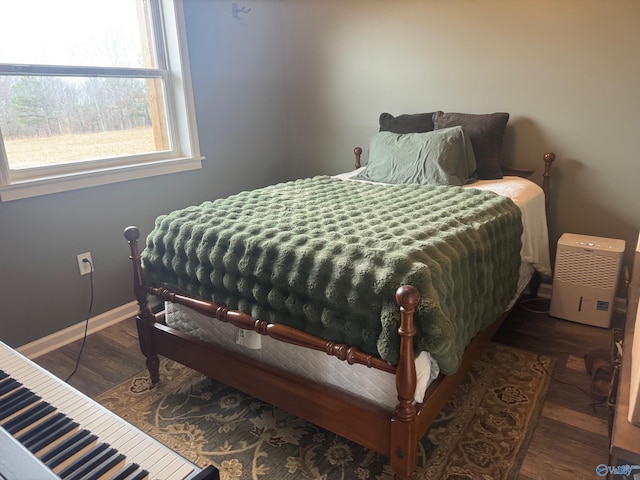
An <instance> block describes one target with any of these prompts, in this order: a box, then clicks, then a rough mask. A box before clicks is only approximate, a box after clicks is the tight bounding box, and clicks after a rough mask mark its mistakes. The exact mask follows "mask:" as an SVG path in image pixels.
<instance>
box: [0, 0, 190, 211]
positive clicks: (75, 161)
mask: <svg viewBox="0 0 640 480" xmlns="http://www.w3.org/2000/svg"><path fill="white" fill-rule="evenodd" d="M182 15H183V12H182V2H181V0H109V1H108V2H103V1H100V2H98V1H95V2H93V1H91V2H88V1H86V0H55V1H48V0H20V1H2V2H0V133H1V135H0V199H1V200H3V201H6V200H13V199H18V198H24V197H30V196H35V195H42V194H46V193H53V192H59V191H64V190H71V189H76V188H84V187H88V186H95V185H101V184H105V183H112V182H117V181H122V180H129V179H134V178H142V177H147V176H152V175H160V174H166V173H173V172H178V171H185V170H192V169H196V168H200V167H201V161H202V159H201V157H200V153H199V148H198V141H197V134H196V125H195V115H194V112H193V101H192V96H191V84H190V78H189V70H188V59H187V54H186V37H185V33H184V19H183V17H182Z"/></svg>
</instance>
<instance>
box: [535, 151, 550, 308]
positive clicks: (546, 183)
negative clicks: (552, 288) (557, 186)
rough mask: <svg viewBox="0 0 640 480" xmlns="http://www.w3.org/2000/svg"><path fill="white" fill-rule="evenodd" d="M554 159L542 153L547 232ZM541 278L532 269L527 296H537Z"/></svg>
mask: <svg viewBox="0 0 640 480" xmlns="http://www.w3.org/2000/svg"><path fill="white" fill-rule="evenodd" d="M555 159H556V155H555V154H554V153H553V152H547V153H545V154H544V172H543V173H542V191H543V192H544V212H545V214H546V217H547V233H548V232H549V205H550V202H551V165H552V164H553V161H554V160H555ZM541 283H542V278H541V277H540V272H538V271H537V270H534V272H533V275H532V276H531V281H529V298H537V297H538V290H539V289H540V284H541Z"/></svg>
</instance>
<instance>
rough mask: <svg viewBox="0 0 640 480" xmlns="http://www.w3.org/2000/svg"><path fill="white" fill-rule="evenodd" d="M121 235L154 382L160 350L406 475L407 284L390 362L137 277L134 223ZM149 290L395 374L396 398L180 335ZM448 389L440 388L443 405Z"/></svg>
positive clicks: (409, 466) (409, 426)
mask: <svg viewBox="0 0 640 480" xmlns="http://www.w3.org/2000/svg"><path fill="white" fill-rule="evenodd" d="M125 238H126V239H127V241H128V242H129V246H130V250H131V256H130V258H131V260H132V263H133V273H134V292H135V296H136V300H137V302H138V305H139V312H138V315H137V319H136V320H137V328H138V337H139V341H140V349H141V350H142V353H143V354H144V355H145V357H146V364H147V368H148V370H149V373H150V376H151V381H152V382H153V383H154V384H155V383H157V382H158V381H159V356H160V355H162V356H164V357H167V358H170V359H172V360H175V361H177V362H179V363H181V364H183V365H186V366H187V367H189V368H192V369H194V370H197V371H199V372H201V373H203V374H205V375H207V376H209V377H211V378H215V379H217V380H219V381H221V382H223V383H225V384H227V385H230V386H232V387H234V388H237V389H239V390H241V391H243V392H245V393H247V394H249V395H252V396H254V397H256V398H259V399H261V400H263V401H265V402H267V403H269V404H272V405H274V406H276V407H279V408H282V409H283V410H286V411H288V412H290V413H292V414H294V415H296V416H298V417H300V418H303V419H305V420H308V421H309V422H312V423H314V424H316V425H319V426H321V427H323V428H326V429H328V430H330V431H332V432H334V433H336V434H338V435H341V436H343V437H345V438H348V439H350V440H352V441H354V442H356V443H358V444H360V445H363V446H365V447H367V448H369V449H371V450H374V451H376V452H378V453H381V454H382V455H385V456H388V457H390V458H391V464H392V468H393V469H394V471H395V472H397V475H398V477H397V478H399V479H408V478H410V477H411V475H412V473H413V472H414V471H415V468H416V455H417V441H418V439H419V438H420V436H421V433H420V434H419V431H418V428H417V410H416V407H415V406H414V405H413V398H414V392H415V389H416V366H415V359H414V353H413V351H414V350H413V336H414V335H415V328H414V325H413V314H414V309H415V307H416V306H417V305H418V301H419V299H420V296H419V293H418V291H417V290H416V289H415V288H414V287H412V286H409V285H405V286H402V287H400V288H399V289H398V291H397V293H396V300H397V302H398V304H399V306H400V311H401V322H400V327H399V329H398V332H399V334H400V355H399V360H398V365H397V366H392V365H390V364H388V363H387V362H385V361H384V360H381V359H380V358H378V357H375V356H373V355H369V354H366V353H364V352H362V351H361V350H359V349H358V348H356V347H352V346H349V345H345V344H340V343H335V342H330V341H327V340H324V339H321V338H319V337H315V336H313V335H310V334H308V333H306V332H302V331H300V330H297V329H295V328H292V327H289V326H287V325H281V324H270V323H268V322H264V321H260V320H256V319H254V318H252V317H251V316H249V315H247V314H245V313H243V312H240V311H237V310H231V309H229V308H227V307H225V306H223V305H219V304H216V303H214V302H209V301H205V300H202V299H198V298H193V297H189V296H185V295H181V294H178V293H176V292H173V291H171V290H170V289H168V288H156V287H151V286H148V285H145V284H144V283H143V281H142V265H141V259H140V250H139V247H138V240H139V238H140V231H139V230H138V228H137V227H128V228H127V229H125ZM148 295H153V296H156V297H157V298H159V299H161V300H163V301H170V302H175V303H178V304H180V305H184V306H186V307H189V308H191V309H193V310H195V311H197V312H199V313H202V314H204V315H206V316H209V317H212V318H216V319H218V320H221V321H224V322H228V323H231V324H233V325H234V326H236V327H238V328H243V329H246V330H254V331H256V332H258V333H260V334H262V335H267V336H269V337H271V338H274V339H276V340H279V341H283V342H287V343H291V344H294V345H299V346H302V347H305V348H311V349H314V350H318V351H323V352H325V353H326V354H327V355H332V356H335V357H337V358H339V359H340V360H343V361H346V362H348V363H349V364H354V363H358V364H361V365H365V366H367V367H369V368H376V369H379V370H383V371H385V372H389V373H391V374H394V375H395V377H396V389H397V393H398V405H397V407H396V408H395V410H394V411H393V412H391V411H388V410H386V409H384V408H382V407H378V406H375V405H370V404H367V403H365V402H363V401H361V400H358V399H356V398H355V397H351V396H348V395H345V394H344V393H341V392H337V391H332V390H331V389H328V388H327V387H326V386H323V385H320V384H317V383H315V382H312V381H309V380H307V379H305V378H302V377H300V376H297V375H293V374H291V373H289V372H286V371H283V370H281V369H278V368H274V367H271V366H268V365H265V364H263V363H261V362H259V361H257V360H254V359H251V358H247V357H244V356H242V355H239V354H237V353H233V352H229V351H226V350H224V349H222V348H220V347H217V346H214V345H211V344H209V343H207V342H204V341H202V340H200V339H197V338H195V337H192V336H190V335H186V334H184V333H182V332H180V331H178V330H175V329H173V328H171V327H168V326H167V325H164V324H162V323H159V322H158V321H156V317H155V315H153V313H152V312H151V310H150V308H149V304H148ZM447 383H449V382H447ZM447 397H448V396H447ZM447 397H445V396H442V398H443V401H442V405H443V404H444V401H446V398H447ZM442 405H439V407H438V408H441V407H442ZM436 413H437V412H436ZM425 428H426V427H425ZM422 433H423V432H422Z"/></svg>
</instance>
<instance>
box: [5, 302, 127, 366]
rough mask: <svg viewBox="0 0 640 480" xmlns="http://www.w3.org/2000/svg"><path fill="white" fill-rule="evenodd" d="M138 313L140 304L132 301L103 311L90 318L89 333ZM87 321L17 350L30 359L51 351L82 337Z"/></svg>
mask: <svg viewBox="0 0 640 480" xmlns="http://www.w3.org/2000/svg"><path fill="white" fill-rule="evenodd" d="M137 313H138V304H137V303H136V302H130V303H127V304H125V305H122V306H120V307H117V308H114V309H113V310H109V311H108V312H104V313H101V314H100V315H96V316H95V317H91V318H90V319H89V326H88V327H87V335H90V334H92V333H95V332H97V331H99V330H102V329H103V328H106V327H108V326H110V325H114V324H116V323H118V322H121V321H122V320H126V319H127V318H131V317H133V316H135V315H136V314H137ZM84 328H85V322H80V323H76V324H75V325H71V326H70V327H67V328H65V329H64V330H60V331H58V332H55V333H52V334H51V335H47V336H46V337H42V338H39V339H38V340H35V341H33V342H31V343H26V344H24V345H22V346H21V347H18V348H17V350H18V352H20V353H21V354H23V355H24V356H25V357H28V358H30V359H34V358H38V357H39V356H40V355H44V354H45V353H49V352H50V351H52V350H55V349H56V348H59V347H62V346H64V345H67V344H69V343H71V342H75V341H76V340H79V339H81V338H82V337H83V336H84Z"/></svg>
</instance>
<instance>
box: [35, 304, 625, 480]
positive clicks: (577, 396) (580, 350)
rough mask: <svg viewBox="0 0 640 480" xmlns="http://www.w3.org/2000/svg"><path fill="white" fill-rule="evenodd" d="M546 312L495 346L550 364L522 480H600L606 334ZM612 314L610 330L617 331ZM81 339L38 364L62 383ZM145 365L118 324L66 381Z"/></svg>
mask: <svg viewBox="0 0 640 480" xmlns="http://www.w3.org/2000/svg"><path fill="white" fill-rule="evenodd" d="M546 309H548V301H545V300H542V299H541V300H537V301H535V302H526V303H524V304H522V305H520V306H517V307H516V308H515V309H514V311H513V312H512V313H511V315H510V316H509V317H508V318H507V320H506V321H505V323H504V325H503V326H502V328H501V329H500V330H499V331H498V333H497V334H496V337H495V339H494V340H495V341H497V342H501V343H504V344H508V345H512V346H514V347H518V348H521V349H524V350H529V351H533V352H537V353H540V354H545V355H549V356H551V357H553V358H554V359H555V367H554V369H553V372H552V380H551V384H550V388H549V392H548V394H547V398H546V401H545V403H544V407H543V411H542V414H541V417H540V420H539V422H538V425H537V426H536V429H535V431H534V434H533V437H532V439H531V444H530V446H529V448H528V450H527V454H526V457H525V459H524V462H523V464H522V467H521V469H520V475H519V477H518V478H519V479H520V480H532V479H588V478H601V477H598V476H597V475H596V473H595V468H596V466H597V465H598V464H601V463H605V464H606V463H607V461H608V447H609V438H608V423H607V419H608V410H607V407H606V406H594V405H593V404H594V399H593V398H592V397H591V396H590V395H589V388H590V384H591V379H590V376H589V375H588V374H587V371H586V368H585V363H584V358H583V357H584V355H585V354H587V353H588V352H590V351H592V350H595V349H597V348H601V347H607V346H609V344H610V342H611V338H612V331H611V330H610V329H602V328H598V327H591V326H587V325H582V324H578V323H573V322H568V321H564V320H559V319H554V318H552V317H549V316H548V315H546V314H545V313H534V312H533V311H532V310H536V311H544V310H546ZM623 321H624V316H623V315H618V314H615V315H614V319H613V326H618V327H620V326H622V323H623ZM80 343H81V342H80V341H77V342H74V343H72V344H69V345H67V346H65V347H62V348H60V349H58V350H55V351H53V352H50V353H48V354H45V355H43V356H41V357H39V358H37V359H36V360H35V361H36V363H38V364H40V365H41V366H43V367H44V368H46V369H47V370H49V371H51V372H52V373H54V374H55V375H57V376H58V377H60V378H62V379H64V378H66V377H68V375H69V374H70V373H71V372H72V371H73V368H74V365H75V361H76V357H77V354H78V351H79V349H80ZM144 368H145V363H144V359H143V358H142V355H141V354H140V352H139V347H138V342H137V337H136V332H135V322H134V320H133V319H131V320H127V321H123V322H121V323H119V324H117V325H114V326H111V327H109V328H106V329H104V330H102V331H100V332H97V333H95V334H93V335H91V336H89V337H88V338H87V340H86V345H85V348H84V352H83V354H82V357H81V360H80V364H79V367H78V370H77V372H76V373H75V375H74V376H73V377H72V378H71V379H70V380H69V384H71V385H72V386H74V387H75V388H77V389H78V390H80V391H82V392H84V393H85V394H87V395H89V396H90V397H96V396H98V395H100V394H101V393H103V392H105V391H106V390H108V389H109V388H111V387H114V386H115V385H117V384H119V383H121V382H123V381H124V380H126V379H127V378H129V377H131V376H133V375H135V374H137V373H138V372H140V371H141V370H143V369H144Z"/></svg>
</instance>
